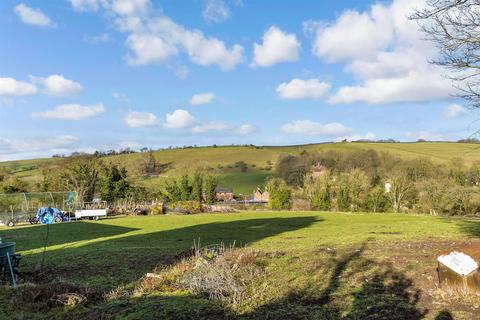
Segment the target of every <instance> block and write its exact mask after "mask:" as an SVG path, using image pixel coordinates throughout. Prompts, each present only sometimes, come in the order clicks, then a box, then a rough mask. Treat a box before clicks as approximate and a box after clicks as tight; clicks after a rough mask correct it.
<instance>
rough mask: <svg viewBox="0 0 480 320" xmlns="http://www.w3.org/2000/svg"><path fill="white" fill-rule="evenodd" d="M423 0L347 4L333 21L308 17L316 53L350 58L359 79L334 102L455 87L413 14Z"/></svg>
mask: <svg viewBox="0 0 480 320" xmlns="http://www.w3.org/2000/svg"><path fill="white" fill-rule="evenodd" d="M423 4H424V1H422V0H394V1H393V2H391V3H389V4H375V5H373V6H371V7H370V9H369V10H368V11H365V12H358V11H355V10H347V11H345V12H343V13H342V14H341V15H340V16H339V17H338V18H337V19H336V20H335V21H333V22H315V21H308V22H306V23H304V29H305V30H306V33H307V34H311V35H313V54H314V55H316V56H317V57H319V58H321V59H323V60H324V61H326V62H338V61H341V62H344V63H345V70H346V71H347V72H350V73H352V74H353V76H354V78H355V79H356V80H357V81H356V82H357V83H358V84H355V85H346V86H343V87H341V88H339V89H338V91H337V92H335V93H334V94H333V95H332V97H331V98H330V99H329V102H331V103H353V102H367V103H376V104H385V103H398V102H412V101H430V100H438V99H447V98H449V97H450V96H451V95H452V94H453V93H454V92H455V90H454V88H453V86H452V84H451V82H450V81H449V80H448V79H446V78H445V77H443V76H442V72H443V70H442V69H441V68H440V67H438V66H434V65H431V64H429V63H428V59H433V58H435V56H436V55H437V50H436V48H435V47H434V46H433V44H432V43H430V42H427V41H424V40H423V39H422V38H423V35H422V33H421V32H420V31H419V30H418V26H417V24H416V22H415V21H410V20H409V19H408V16H409V15H410V14H411V13H412V12H413V10H414V9H415V8H416V7H420V6H422V5H423Z"/></svg>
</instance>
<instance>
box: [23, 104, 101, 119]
mask: <svg viewBox="0 0 480 320" xmlns="http://www.w3.org/2000/svg"><path fill="white" fill-rule="evenodd" d="M104 112H105V107H104V106H103V104H102V103H97V104H94V105H80V104H64V105H60V106H58V107H55V108H53V109H51V110H47V111H43V112H37V113H34V114H33V116H35V117H39V118H44V119H61V120H85V119H91V118H94V117H96V116H97V115H99V114H101V113H104Z"/></svg>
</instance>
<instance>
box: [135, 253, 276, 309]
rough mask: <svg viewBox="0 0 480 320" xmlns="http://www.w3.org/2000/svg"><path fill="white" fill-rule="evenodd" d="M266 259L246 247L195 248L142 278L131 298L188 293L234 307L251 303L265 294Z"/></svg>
mask: <svg viewBox="0 0 480 320" xmlns="http://www.w3.org/2000/svg"><path fill="white" fill-rule="evenodd" d="M266 258H268V257H267V256H266V255H265V254H264V253H262V252H260V251H257V250H252V249H247V248H243V249H235V248H234V247H233V246H230V247H226V246H224V245H218V246H210V247H208V248H202V249H199V248H196V249H195V254H194V255H193V256H191V257H188V258H184V259H182V260H181V261H180V262H179V263H177V264H175V265H172V266H169V267H166V268H163V269H159V270H156V272H155V273H153V274H148V275H147V276H145V277H144V278H143V279H142V280H141V281H139V282H138V283H137V285H136V287H135V289H134V291H133V295H136V296H138V295H142V294H148V293H152V292H155V291H157V292H164V293H165V292H174V291H182V290H187V291H190V292H192V293H194V294H198V295H203V296H206V297H208V298H209V299H212V300H220V301H222V302H224V303H226V304H228V305H230V306H231V307H233V308H235V307H236V306H239V305H243V304H245V303H250V302H254V301H255V300H256V298H257V297H258V296H259V295H260V294H262V293H263V292H264V290H265V287H266V286H265V283H266V281H265V280H266V271H265V261H266Z"/></svg>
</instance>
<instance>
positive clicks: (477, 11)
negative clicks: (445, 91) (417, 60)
mask: <svg viewBox="0 0 480 320" xmlns="http://www.w3.org/2000/svg"><path fill="white" fill-rule="evenodd" d="M411 18H412V19H415V20H417V21H418V22H419V24H420V27H421V30H422V31H423V32H424V33H425V35H426V39H427V40H430V41H432V42H433V43H435V45H436V46H437V47H438V49H439V52H440V55H439V58H438V59H436V60H434V61H432V63H434V64H437V65H440V66H443V67H445V68H447V69H448V70H449V71H450V77H451V78H452V80H453V81H454V85H455V86H456V87H457V88H458V89H459V92H460V93H459V96H460V97H461V98H464V99H466V100H467V101H468V102H469V104H470V106H471V107H472V108H480V0H427V6H426V8H424V9H423V10H418V11H416V12H415V13H414V14H413V15H412V16H411Z"/></svg>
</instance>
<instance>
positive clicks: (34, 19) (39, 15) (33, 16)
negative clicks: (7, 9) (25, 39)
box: [14, 3, 56, 28]
mask: <svg viewBox="0 0 480 320" xmlns="http://www.w3.org/2000/svg"><path fill="white" fill-rule="evenodd" d="M14 11H15V13H16V14H17V15H18V16H19V17H20V19H21V20H22V21H23V22H24V23H26V24H31V25H34V26H40V27H51V28H53V27H55V26H56V24H55V22H53V21H52V20H51V19H50V18H49V17H47V16H46V15H45V14H44V13H43V12H42V11H40V10H39V9H34V8H30V7H29V6H27V5H25V4H23V3H21V4H19V5H17V6H16V7H15V9H14Z"/></svg>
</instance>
